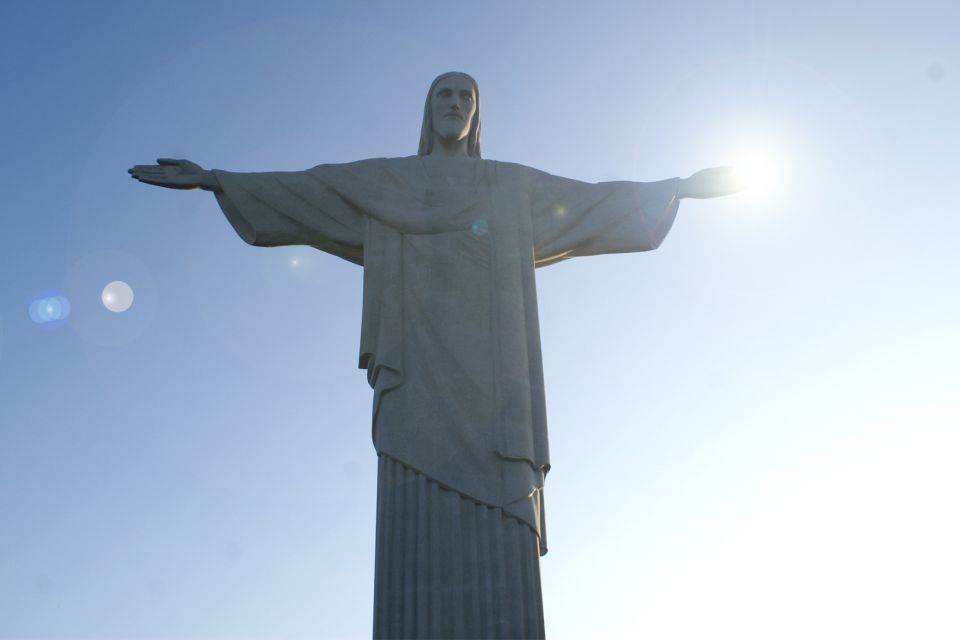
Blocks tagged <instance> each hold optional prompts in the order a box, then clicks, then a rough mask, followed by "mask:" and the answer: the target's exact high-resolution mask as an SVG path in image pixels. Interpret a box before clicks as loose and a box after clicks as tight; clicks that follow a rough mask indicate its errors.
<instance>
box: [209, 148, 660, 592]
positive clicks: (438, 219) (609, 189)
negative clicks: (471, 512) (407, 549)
mask: <svg viewBox="0 0 960 640" xmlns="http://www.w3.org/2000/svg"><path fill="white" fill-rule="evenodd" d="M214 174H215V175H216V178H217V180H218V181H219V183H220V185H221V187H222V191H221V192H220V193H219V194H218V195H217V199H218V201H219V203H220V206H221V207H222V209H223V211H224V212H225V214H226V216H227V218H228V219H229V221H230V223H231V224H232V225H233V227H234V229H236V231H237V233H238V234H239V235H240V237H241V238H243V240H245V241H246V242H248V243H250V244H252V245H257V246H279V245H295V244H297V245H310V246H313V247H316V248H317V249H321V250H323V251H326V252H329V253H332V254H334V255H337V256H339V257H341V258H344V259H346V260H349V261H351V262H354V263H356V264H358V265H362V266H363V268H364V291H363V322H362V329H361V335H360V360H359V363H360V367H361V368H364V369H366V371H367V378H368V380H369V383H370V385H371V387H372V388H373V390H374V403H373V442H374V445H375V447H376V450H377V452H378V453H379V454H381V455H386V456H389V457H390V458H393V459H394V460H396V461H399V462H401V463H402V464H403V465H404V466H406V467H408V468H410V469H412V470H415V471H417V472H419V473H421V474H423V475H425V476H426V477H427V478H429V479H430V480H432V481H433V482H435V483H437V484H439V485H440V486H441V487H444V488H447V489H451V490H454V491H456V492H458V493H459V494H461V495H462V496H465V497H467V498H470V499H472V500H474V501H476V502H478V503H481V504H482V505H488V506H491V507H498V508H500V509H502V510H503V512H504V513H506V514H508V515H511V516H513V517H515V518H517V519H519V520H521V521H523V522H525V523H527V524H528V525H529V526H530V527H531V528H532V530H533V531H535V532H536V535H537V539H538V543H539V549H540V553H541V554H543V553H545V552H546V534H545V528H544V518H543V500H542V492H543V481H544V475H545V474H546V472H547V470H548V469H549V468H550V459H549V453H548V447H547V425H546V412H545V406H544V389H543V369H542V363H541V355H540V332H539V322H538V318H537V296H536V285H535V281H534V268H535V267H539V266H544V265H548V264H552V263H555V262H558V261H560V260H565V259H567V258H571V257H574V256H585V255H592V254H600V253H620V252H629V251H646V250H649V249H654V248H656V247H657V246H658V245H659V244H660V242H661V241H662V240H663V238H664V236H666V234H667V232H668V231H669V229H670V226H671V224H672V222H673V219H674V217H675V215H676V211H677V203H678V198H677V187H678V180H677V179H672V180H664V181H661V182H652V183H636V182H605V183H599V184H588V183H584V182H579V181H576V180H569V179H566V178H559V177H556V176H552V175H549V174H547V173H544V172H541V171H537V170H535V169H531V168H529V167H525V166H522V165H517V164H510V163H504V162H495V161H490V160H479V159H463V158H452V159H451V158H436V157H418V156H413V157H407V158H391V159H373V160H363V161H359V162H353V163H349V164H335V165H320V166H317V167H314V168H313V169H309V170H307V171H299V172H270V173H232V172H226V171H215V172H214ZM538 591H539V588H538Z"/></svg>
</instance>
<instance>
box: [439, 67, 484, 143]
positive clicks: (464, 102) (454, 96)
mask: <svg viewBox="0 0 960 640" xmlns="http://www.w3.org/2000/svg"><path fill="white" fill-rule="evenodd" d="M430 110H431V116H432V119H433V131H434V133H435V134H436V135H437V136H439V137H440V138H443V139H444V140H448V141H450V142H455V141H458V140H463V139H464V138H465V137H467V134H468V133H470V122H471V121H472V120H473V114H475V113H476V112H477V100H476V96H475V95H474V94H473V85H472V84H471V83H470V81H469V80H467V79H466V78H464V77H462V76H449V77H447V78H444V79H443V80H441V81H440V82H438V83H437V86H436V88H435V89H434V91H433V95H432V96H430Z"/></svg>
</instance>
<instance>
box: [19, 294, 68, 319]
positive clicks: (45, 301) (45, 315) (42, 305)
mask: <svg viewBox="0 0 960 640" xmlns="http://www.w3.org/2000/svg"><path fill="white" fill-rule="evenodd" d="M28 314H29V315H30V319H31V320H33V322H34V323H35V324H42V325H48V326H56V325H59V324H62V323H63V321H64V320H66V319H67V318H68V317H69V316H70V301H69V300H67V297H66V296H65V295H63V294H62V293H60V292H59V291H53V290H47V291H42V292H40V293H38V294H37V295H35V296H34V297H33V301H31V302H30V307H29V309H28Z"/></svg>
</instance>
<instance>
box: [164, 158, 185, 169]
mask: <svg viewBox="0 0 960 640" xmlns="http://www.w3.org/2000/svg"><path fill="white" fill-rule="evenodd" d="M184 162H188V161H187V160H177V159H176V158H157V164H158V165H160V166H161V167H165V166H180V165H181V164H183V163H184Z"/></svg>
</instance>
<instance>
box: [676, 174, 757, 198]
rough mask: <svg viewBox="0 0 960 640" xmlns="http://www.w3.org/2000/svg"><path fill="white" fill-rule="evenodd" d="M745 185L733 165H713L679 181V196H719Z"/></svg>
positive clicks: (739, 189)
mask: <svg viewBox="0 0 960 640" xmlns="http://www.w3.org/2000/svg"><path fill="white" fill-rule="evenodd" d="M744 187H745V185H744V184H743V180H742V178H740V176H738V175H737V171H736V169H734V168H733V167H713V168H711V169H702V170H700V171H697V172H696V173H695V174H693V175H692V176H690V177H689V178H684V179H683V180H681V181H680V188H679V189H678V190H677V196H678V197H680V198H719V197H720V196H728V195H730V194H731V193H736V192H737V191H741V190H743V188H744Z"/></svg>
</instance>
